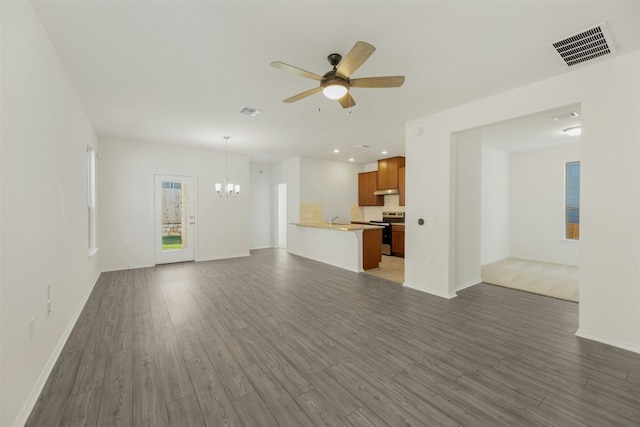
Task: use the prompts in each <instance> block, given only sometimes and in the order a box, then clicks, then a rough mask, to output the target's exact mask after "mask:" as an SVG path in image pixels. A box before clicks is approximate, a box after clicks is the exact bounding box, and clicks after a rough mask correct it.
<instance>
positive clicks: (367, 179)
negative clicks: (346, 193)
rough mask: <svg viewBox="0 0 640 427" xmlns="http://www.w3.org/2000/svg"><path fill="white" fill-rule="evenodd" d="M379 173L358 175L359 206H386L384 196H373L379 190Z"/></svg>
mask: <svg viewBox="0 0 640 427" xmlns="http://www.w3.org/2000/svg"><path fill="white" fill-rule="evenodd" d="M377 185H378V172H376V171H373V172H363V173H359V174H358V205H360V206H384V196H376V195H374V194H373V192H374V191H376V190H377Z"/></svg>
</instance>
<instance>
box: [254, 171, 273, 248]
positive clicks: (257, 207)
mask: <svg viewBox="0 0 640 427" xmlns="http://www.w3.org/2000/svg"><path fill="white" fill-rule="evenodd" d="M249 180H250V187H251V200H250V205H251V207H250V209H249V215H250V224H251V225H250V233H249V238H250V244H249V246H250V248H251V249H262V248H272V247H273V246H274V240H273V229H272V228H273V207H272V205H271V203H272V194H271V193H272V185H271V181H272V177H271V164H268V163H251V164H250V176H249Z"/></svg>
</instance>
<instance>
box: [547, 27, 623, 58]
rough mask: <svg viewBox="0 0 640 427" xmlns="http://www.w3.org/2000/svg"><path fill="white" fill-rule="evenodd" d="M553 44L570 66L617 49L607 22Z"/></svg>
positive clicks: (608, 53) (611, 52)
mask: <svg viewBox="0 0 640 427" xmlns="http://www.w3.org/2000/svg"><path fill="white" fill-rule="evenodd" d="M552 45H553V47H554V48H555V49H556V51H557V52H558V53H559V54H560V56H561V57H562V60H563V61H564V63H565V64H566V65H567V66H569V67H571V66H572V65H577V64H581V63H583V62H586V61H590V60H592V59H595V58H598V57H601V56H605V55H611V54H613V53H615V51H616V47H615V45H614V44H613V40H612V39H611V35H610V34H609V29H608V28H607V23H606V22H602V23H600V24H598V25H596V26H594V27H591V28H589V29H586V30H584V31H581V32H579V33H576V34H573V35H571V36H569V37H567V38H564V39H562V40H558V41H557V42H554V43H552Z"/></svg>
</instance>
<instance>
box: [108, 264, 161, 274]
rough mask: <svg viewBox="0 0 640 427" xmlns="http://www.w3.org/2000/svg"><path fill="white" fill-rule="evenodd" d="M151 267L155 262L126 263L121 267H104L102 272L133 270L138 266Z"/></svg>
mask: <svg viewBox="0 0 640 427" xmlns="http://www.w3.org/2000/svg"><path fill="white" fill-rule="evenodd" d="M149 267H155V264H141V265H124V266H120V267H107V268H103V269H102V272H103V273H109V272H111V271H122V270H133V269H136V268H149Z"/></svg>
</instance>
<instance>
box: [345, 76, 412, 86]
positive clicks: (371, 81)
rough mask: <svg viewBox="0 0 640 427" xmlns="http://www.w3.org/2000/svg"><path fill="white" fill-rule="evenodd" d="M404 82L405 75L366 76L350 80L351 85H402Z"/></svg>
mask: <svg viewBox="0 0 640 427" xmlns="http://www.w3.org/2000/svg"><path fill="white" fill-rule="evenodd" d="M403 83H404V76H385V77H364V78H360V79H351V80H349V86H351V87H371V88H377V87H400V86H402V84H403Z"/></svg>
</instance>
